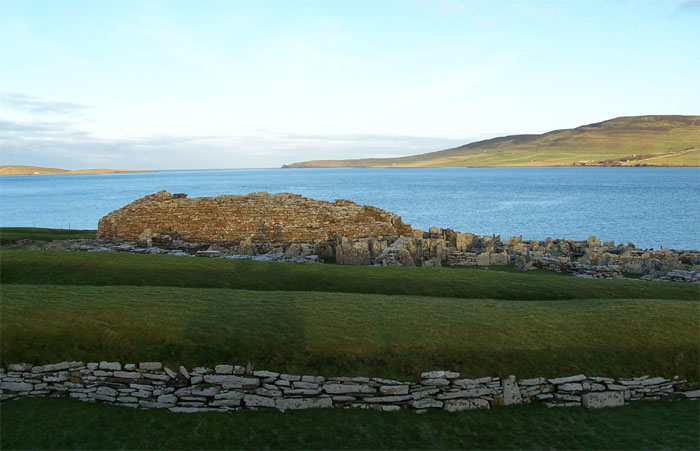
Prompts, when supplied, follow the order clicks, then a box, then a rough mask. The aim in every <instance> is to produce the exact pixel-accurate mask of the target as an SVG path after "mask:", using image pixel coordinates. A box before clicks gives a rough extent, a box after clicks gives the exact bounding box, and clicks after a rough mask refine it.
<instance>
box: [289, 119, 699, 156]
mask: <svg viewBox="0 0 700 451" xmlns="http://www.w3.org/2000/svg"><path fill="white" fill-rule="evenodd" d="M699 125H700V116H630V117H619V118H615V119H611V120H608V121H604V122H600V123H597V124H589V125H584V126H581V127H577V128H574V129H565V130H554V131H551V132H549V133H543V134H541V135H512V136H504V137H499V138H494V139H487V140H483V141H477V142H473V143H470V144H466V145H464V146H459V147H455V148H453V149H446V150H440V151H437V152H430V153H425V154H420V155H411V156H407V157H396V158H365V159H357V160H315V161H305V162H301V163H294V164H291V165H289V167H321V168H323V167H461V166H466V167H497V166H570V165H572V164H574V163H577V162H580V161H589V162H590V161H592V162H601V161H603V162H608V163H606V164H611V163H612V164H620V161H619V160H620V159H630V158H633V160H634V161H631V162H625V163H622V164H624V165H635V164H644V165H649V166H700V149H699V148H698V126H699Z"/></svg>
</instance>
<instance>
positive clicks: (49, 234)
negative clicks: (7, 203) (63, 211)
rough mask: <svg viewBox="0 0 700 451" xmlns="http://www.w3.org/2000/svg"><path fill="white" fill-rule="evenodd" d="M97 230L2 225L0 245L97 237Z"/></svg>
mask: <svg viewBox="0 0 700 451" xmlns="http://www.w3.org/2000/svg"><path fill="white" fill-rule="evenodd" d="M95 233H96V231H95V230H68V229H44V228H38V227H0V245H2V246H5V245H7V244H11V243H15V242H17V241H19V240H36V241H54V240H75V239H79V238H90V239H94V238H95Z"/></svg>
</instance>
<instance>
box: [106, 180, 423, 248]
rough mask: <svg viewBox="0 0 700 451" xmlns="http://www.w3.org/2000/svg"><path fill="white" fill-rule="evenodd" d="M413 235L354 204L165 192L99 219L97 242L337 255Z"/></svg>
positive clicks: (390, 218)
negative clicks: (339, 248) (348, 241)
mask: <svg viewBox="0 0 700 451" xmlns="http://www.w3.org/2000/svg"><path fill="white" fill-rule="evenodd" d="M338 234H340V235H342V236H344V237H347V238H366V237H375V238H379V239H382V238H386V237H398V236H404V235H411V234H413V230H412V229H411V227H410V225H408V224H404V223H403V222H402V221H401V218H400V217H399V216H397V215H395V214H394V213H390V212H387V211H384V210H381V209H379V208H375V207H368V206H362V205H358V204H356V203H354V202H351V201H349V200H342V199H339V200H336V201H335V202H326V201H322V200H316V199H309V198H306V197H302V196H300V195H298V194H288V193H283V194H274V195H271V194H268V193H265V192H260V193H252V194H248V195H245V196H233V195H224V196H218V197H199V198H193V199H188V198H187V195H186V194H170V193H169V192H167V191H160V192H158V193H155V194H150V195H148V196H145V197H143V198H141V199H137V200H135V201H134V202H132V203H130V204H128V205H126V206H124V207H122V208H120V209H118V210H115V211H112V212H111V213H109V214H108V215H107V216H105V217H103V218H102V219H100V222H99V225H98V228H97V237H98V238H101V239H122V240H141V241H142V242H144V243H149V244H153V243H156V244H158V243H163V242H165V244H167V242H168V241H170V242H172V240H182V241H185V242H197V243H204V244H220V245H227V246H229V247H230V246H241V245H242V246H251V245H256V244H257V245H275V244H282V245H286V246H288V245H291V244H293V243H313V244H315V245H317V246H319V247H320V248H321V250H322V251H324V250H325V253H327V254H329V255H330V254H332V252H333V250H332V248H333V246H334V245H335V243H336V237H337V235H338Z"/></svg>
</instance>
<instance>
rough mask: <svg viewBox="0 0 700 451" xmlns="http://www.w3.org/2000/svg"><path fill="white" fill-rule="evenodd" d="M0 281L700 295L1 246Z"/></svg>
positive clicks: (697, 295) (494, 294)
mask: <svg viewBox="0 0 700 451" xmlns="http://www.w3.org/2000/svg"><path fill="white" fill-rule="evenodd" d="M0 283H2V284H3V285H5V284H50V285H98V286H104V285H121V286H124V285H131V286H170V287H188V288H234V289H246V290H259V291H313V292H343V293H372V294H389V295H420V296H439V297H457V298H471V299H503V300H520V301H523V300H562V299H685V300H695V301H697V300H699V299H700V289H699V288H698V285H697V284H683V283H649V282H643V281H637V280H586V279H579V278H576V277H573V276H562V275H560V274H556V273H552V272H550V271H539V272H537V273H529V272H528V273H513V272H511V273H505V272H499V271H495V270H489V271H465V270H459V269H452V268H430V269H428V268H382V267H369V266H345V265H294V264H289V263H269V262H255V261H248V260H225V259H208V258H190V257H177V256H171V255H136V254H127V253H92V252H90V253H88V252H65V251H24V250H14V249H9V250H3V251H2V252H1V253H0Z"/></svg>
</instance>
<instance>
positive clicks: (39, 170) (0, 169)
mask: <svg viewBox="0 0 700 451" xmlns="http://www.w3.org/2000/svg"><path fill="white" fill-rule="evenodd" d="M118 172H154V170H153V169H77V170H70V169H59V168H44V167H41V166H0V176H3V175H61V174H113V173H118Z"/></svg>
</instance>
